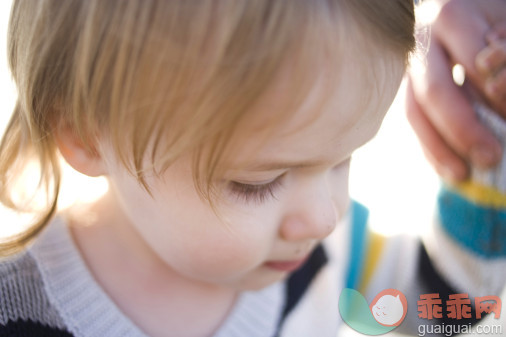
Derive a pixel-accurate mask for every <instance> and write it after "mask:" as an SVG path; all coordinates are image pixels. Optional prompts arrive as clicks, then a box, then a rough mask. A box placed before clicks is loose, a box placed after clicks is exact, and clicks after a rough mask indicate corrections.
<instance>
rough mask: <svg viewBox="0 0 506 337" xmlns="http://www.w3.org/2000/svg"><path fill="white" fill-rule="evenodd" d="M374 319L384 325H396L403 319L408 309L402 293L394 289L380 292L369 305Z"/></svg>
mask: <svg viewBox="0 0 506 337" xmlns="http://www.w3.org/2000/svg"><path fill="white" fill-rule="evenodd" d="M369 308H370V309H371V313H372V315H373V317H374V319H375V320H376V321H377V322H378V323H379V324H381V325H384V326H398V325H399V324H401V323H402V321H403V320H404V317H405V316H406V312H407V309H408V305H407V300H406V297H405V296H404V294H402V293H401V292H400V291H398V290H395V289H386V290H383V291H382V292H380V293H379V294H378V295H376V297H375V298H374V300H373V301H372V302H371V305H370V307H369Z"/></svg>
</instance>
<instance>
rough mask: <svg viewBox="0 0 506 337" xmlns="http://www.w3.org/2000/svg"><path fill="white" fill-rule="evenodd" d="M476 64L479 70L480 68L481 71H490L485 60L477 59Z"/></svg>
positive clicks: (482, 58)
mask: <svg viewBox="0 0 506 337" xmlns="http://www.w3.org/2000/svg"><path fill="white" fill-rule="evenodd" d="M476 63H477V65H478V67H479V68H481V70H482V71H485V72H488V71H490V64H489V63H488V61H487V59H486V58H484V57H479V58H478V59H477V60H476Z"/></svg>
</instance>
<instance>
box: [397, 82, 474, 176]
mask: <svg viewBox="0 0 506 337" xmlns="http://www.w3.org/2000/svg"><path fill="white" fill-rule="evenodd" d="M406 90H407V94H406V112H407V118H408V121H409V123H410V124H411V126H412V127H413V129H414V131H415V133H416V135H417V137H418V138H419V140H420V143H421V145H422V148H423V151H424V153H425V156H426V157H427V159H428V160H429V162H430V163H431V164H432V166H433V167H434V168H435V170H436V172H437V173H438V174H439V175H440V176H442V177H443V178H444V179H445V180H448V181H452V182H455V181H461V180H464V179H466V178H467V176H468V174H469V170H468V168H467V165H466V163H465V161H464V160H463V159H462V158H460V157H459V156H458V155H457V154H456V153H455V152H453V151H452V150H451V148H450V147H449V146H448V145H447V144H446V143H445V141H444V140H443V138H441V137H440V136H439V133H438V132H437V131H436V130H435V128H434V126H433V125H432V124H431V123H430V121H429V120H428V119H427V117H426V116H425V114H424V113H423V111H422V109H421V107H420V105H419V104H418V102H417V101H416V99H415V97H414V95H413V88H412V83H411V81H408V86H407V89H406Z"/></svg>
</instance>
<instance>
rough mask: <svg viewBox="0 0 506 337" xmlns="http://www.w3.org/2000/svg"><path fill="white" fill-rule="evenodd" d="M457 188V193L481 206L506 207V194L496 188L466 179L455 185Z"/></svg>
mask: <svg viewBox="0 0 506 337" xmlns="http://www.w3.org/2000/svg"><path fill="white" fill-rule="evenodd" d="M455 189H456V191H457V193H460V194H461V195H462V196H464V197H466V198H467V199H470V200H471V201H473V202H474V203H477V204H479V205H480V206H486V207H492V208H506V195H505V194H504V193H502V192H501V191H499V190H497V189H495V188H492V187H488V186H483V185H480V184H478V183H476V182H472V181H466V182H463V183H460V184H458V185H457V186H455Z"/></svg>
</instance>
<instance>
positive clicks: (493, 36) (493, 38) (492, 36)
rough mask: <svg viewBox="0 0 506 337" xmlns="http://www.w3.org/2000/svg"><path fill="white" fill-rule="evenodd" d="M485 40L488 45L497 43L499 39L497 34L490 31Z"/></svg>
mask: <svg viewBox="0 0 506 337" xmlns="http://www.w3.org/2000/svg"><path fill="white" fill-rule="evenodd" d="M486 39H487V41H488V42H489V43H491V42H494V41H497V40H498V39H499V34H498V33H497V32H496V31H495V30H492V31H490V32H489V33H488V34H487V36H486Z"/></svg>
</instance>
